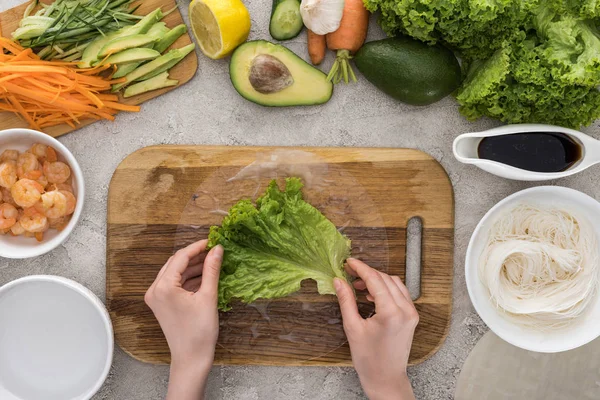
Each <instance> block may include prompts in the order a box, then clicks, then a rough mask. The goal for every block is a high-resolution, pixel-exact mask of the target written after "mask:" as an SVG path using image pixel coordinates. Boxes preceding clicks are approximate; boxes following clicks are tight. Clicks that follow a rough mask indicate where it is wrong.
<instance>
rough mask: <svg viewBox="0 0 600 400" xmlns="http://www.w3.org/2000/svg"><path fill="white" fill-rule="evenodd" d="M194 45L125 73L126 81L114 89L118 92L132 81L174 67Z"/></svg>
mask: <svg viewBox="0 0 600 400" xmlns="http://www.w3.org/2000/svg"><path fill="white" fill-rule="evenodd" d="M194 47H195V45H194V44H193V43H192V44H188V45H187V46H185V47H182V48H181V49H173V50H171V51H169V52H168V53H167V54H163V55H162V56H160V57H158V58H155V59H154V60H152V61H150V62H149V63H146V64H144V65H142V66H140V67H138V68H137V69H135V70H134V71H132V72H130V73H128V74H127V75H125V82H123V83H118V84H116V85H113V87H112V91H113V92H117V91H119V90H120V89H122V88H124V87H125V86H127V85H129V84H130V83H132V82H134V81H137V80H139V79H141V78H142V77H149V78H150V77H153V76H155V75H157V73H156V71H160V72H158V73H161V72H164V71H165V68H166V69H169V68H172V67H173V66H174V65H175V64H177V63H178V62H179V61H181V60H183V58H184V57H185V56H186V55H188V54H189V53H190V52H191V51H192V50H193V49H194Z"/></svg>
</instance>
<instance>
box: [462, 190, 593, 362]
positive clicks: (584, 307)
mask: <svg viewBox="0 0 600 400" xmlns="http://www.w3.org/2000/svg"><path fill="white" fill-rule="evenodd" d="M599 243H600V203H598V202H597V201H596V200H595V199H593V198H592V197H590V196H588V195H586V194H584V193H581V192H578V191H576V190H573V189H568V188H564V187H559V186H540V187H534V188H531V189H526V190H523V191H520V192H518V193H515V194H513V195H511V196H509V197H507V198H505V199H504V200H502V201H501V202H499V203H498V204H496V205H495V206H494V207H493V208H492V209H491V210H490V211H488V212H487V214H486V215H485V216H484V217H483V219H482V220H481V221H480V222H479V224H478V225H477V228H476V229H475V232H474V233H473V236H472V237H471V241H470V242H469V247H468V249H467V257H466V264H465V276H466V281H467V289H468V291H469V296H470V297H471V301H472V302H473V306H474V307H475V310H476V311H477V313H478V314H479V315H480V316H481V318H482V319H483V321H484V322H485V323H486V324H487V325H488V327H489V328H490V329H491V330H492V331H493V332H494V333H495V334H496V335H498V336H499V337H501V338H502V339H504V340H505V341H507V342H508V343H510V344H512V345H514V346H517V347H520V348H522V349H525V350H530V351H535V352H542V353H555V352H560V351H566V350H570V349H574V348H577V347H579V346H582V345H584V344H586V343H588V342H590V341H592V340H594V339H595V338H597V337H598V336H600V296H599V293H598V292H599V281H600V279H599V277H600V256H599V254H600V248H599Z"/></svg>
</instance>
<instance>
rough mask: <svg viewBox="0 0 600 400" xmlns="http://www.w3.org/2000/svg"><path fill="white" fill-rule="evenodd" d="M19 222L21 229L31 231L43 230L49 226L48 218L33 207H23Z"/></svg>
mask: <svg viewBox="0 0 600 400" xmlns="http://www.w3.org/2000/svg"><path fill="white" fill-rule="evenodd" d="M19 222H20V223H21V226H22V227H23V229H25V230H26V231H27V232H31V233H40V232H45V231H47V230H48V229H49V228H50V223H49V222H48V218H46V216H45V215H44V214H41V213H39V212H38V211H37V210H36V209H35V208H33V207H31V208H26V209H25V212H24V213H23V216H22V217H21V219H20V220H19Z"/></svg>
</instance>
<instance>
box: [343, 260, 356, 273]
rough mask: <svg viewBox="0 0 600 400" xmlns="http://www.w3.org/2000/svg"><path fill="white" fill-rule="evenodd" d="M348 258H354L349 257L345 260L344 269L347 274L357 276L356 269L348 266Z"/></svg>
mask: <svg viewBox="0 0 600 400" xmlns="http://www.w3.org/2000/svg"><path fill="white" fill-rule="evenodd" d="M350 260H355V258H349V259H347V260H346V264H344V269H345V270H346V272H347V273H348V275H351V276H353V277H355V278H358V274H357V273H356V271H355V270H354V269H353V268H352V267H351V266H350V262H349V261H350Z"/></svg>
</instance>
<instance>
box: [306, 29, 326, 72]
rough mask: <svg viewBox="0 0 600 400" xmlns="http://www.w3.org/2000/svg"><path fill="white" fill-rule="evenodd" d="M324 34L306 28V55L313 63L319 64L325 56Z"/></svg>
mask: <svg viewBox="0 0 600 400" xmlns="http://www.w3.org/2000/svg"><path fill="white" fill-rule="evenodd" d="M325 50H326V48H325V36H324V35H317V34H316V33H314V32H313V31H311V30H310V29H309V30H308V55H309V56H310V61H311V62H312V63H313V64H314V65H319V64H321V62H322V61H323V59H324V58H325Z"/></svg>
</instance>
